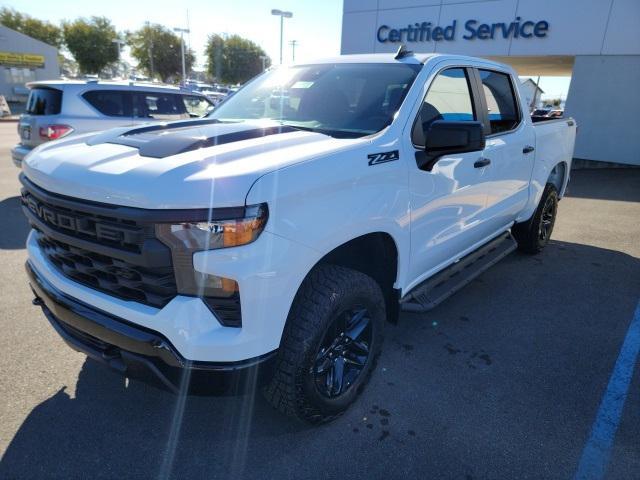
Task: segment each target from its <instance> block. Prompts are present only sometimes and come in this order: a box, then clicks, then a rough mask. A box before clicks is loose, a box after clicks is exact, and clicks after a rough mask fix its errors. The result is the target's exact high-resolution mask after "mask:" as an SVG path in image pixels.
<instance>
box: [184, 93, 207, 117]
mask: <svg viewBox="0 0 640 480" xmlns="http://www.w3.org/2000/svg"><path fill="white" fill-rule="evenodd" d="M180 98H182V102H183V103H184V107H185V109H186V111H187V113H188V114H189V116H190V117H204V116H205V115H206V114H207V113H209V112H210V111H211V109H212V108H213V104H212V103H211V102H210V101H209V100H207V99H206V98H204V97H198V96H195V95H181V96H180Z"/></svg>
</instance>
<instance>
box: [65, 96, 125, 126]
mask: <svg viewBox="0 0 640 480" xmlns="http://www.w3.org/2000/svg"><path fill="white" fill-rule="evenodd" d="M82 98H83V99H84V101H85V102H87V103H88V104H89V106H90V107H91V108H92V109H93V110H94V111H95V112H96V113H97V115H95V116H93V115H92V116H83V117H78V118H77V120H70V123H71V122H72V121H73V122H74V125H72V126H73V127H74V128H75V129H76V131H77V132H92V131H98V130H107V129H109V128H114V127H126V126H130V125H132V124H133V116H132V114H131V92H130V91H127V90H120V89H113V90H107V89H94V90H88V91H85V92H84V93H82ZM69 116H70V118H73V116H72V112H69Z"/></svg>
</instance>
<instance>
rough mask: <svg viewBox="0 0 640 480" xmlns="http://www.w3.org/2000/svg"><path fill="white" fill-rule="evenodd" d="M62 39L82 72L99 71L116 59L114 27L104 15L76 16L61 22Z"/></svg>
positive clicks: (116, 47)
mask: <svg viewBox="0 0 640 480" xmlns="http://www.w3.org/2000/svg"><path fill="white" fill-rule="evenodd" d="M62 30H63V32H64V41H65V43H66V44H67V48H68V49H69V51H70V52H71V54H72V55H73V58H74V59H75V60H76V62H78V66H79V67H80V71H81V72H83V73H100V71H101V70H102V69H103V68H105V67H106V66H107V65H109V64H112V63H114V62H116V61H117V60H118V46H117V45H116V44H115V43H113V40H115V39H116V38H117V37H118V34H117V33H116V29H115V28H114V26H113V25H112V24H111V21H110V20H109V19H108V18H106V17H91V18H90V19H85V18H78V19H77V20H74V21H73V22H64V23H63V24H62Z"/></svg>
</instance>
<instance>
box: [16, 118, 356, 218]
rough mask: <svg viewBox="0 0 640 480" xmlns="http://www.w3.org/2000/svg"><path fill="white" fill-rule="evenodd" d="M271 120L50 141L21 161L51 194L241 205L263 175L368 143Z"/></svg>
mask: <svg viewBox="0 0 640 480" xmlns="http://www.w3.org/2000/svg"><path fill="white" fill-rule="evenodd" d="M366 142H368V140H366V139H336V138H333V137H330V136H327V135H324V134H321V133H315V132H308V131H300V130H296V129H294V128H291V127H283V126H280V125H279V124H277V123H274V122H264V121H258V122H236V123H216V122H215V121H212V120H206V119H205V120H197V121H191V122H175V123H169V124H161V125H157V124H156V125H149V126H143V127H139V128H133V129H132V128H124V129H123V128H120V129H114V130H108V131H106V132H102V133H98V134H88V135H82V136H76V137H71V138H68V139H62V140H59V141H55V142H49V143H47V144H44V145H42V146H41V147H38V148H37V149H35V150H34V151H33V152H32V153H30V154H29V155H28V156H27V157H26V158H25V160H24V162H23V167H22V168H23V171H24V173H25V175H26V176H27V177H28V178H29V180H31V181H32V182H34V183H35V184H37V185H38V186H40V187H41V188H43V189H45V190H48V191H49V192H53V193H57V194H61V195H66V196H69V197H74V198H81V199H85V200H90V201H96V202H102V203H109V204H114V205H122V206H129V207H138V208H148V209H173V208H209V207H236V206H241V205H244V203H245V198H246V196H247V193H248V192H249V189H250V188H251V186H252V185H253V184H254V182H255V181H256V180H257V179H258V178H260V177H261V176H262V175H264V174H266V173H269V172H272V171H275V170H278V169H280V168H284V167H286V166H289V165H292V164H294V163H298V162H303V161H307V160H310V159H312V158H316V157H320V156H326V155H330V154H332V153H335V152H338V151H342V150H344V149H350V148H354V147H355V146H357V145H359V144H362V143H366Z"/></svg>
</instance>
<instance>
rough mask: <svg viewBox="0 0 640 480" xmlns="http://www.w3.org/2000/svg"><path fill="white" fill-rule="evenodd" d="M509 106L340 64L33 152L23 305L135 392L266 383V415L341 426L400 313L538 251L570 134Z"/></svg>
mask: <svg viewBox="0 0 640 480" xmlns="http://www.w3.org/2000/svg"><path fill="white" fill-rule="evenodd" d="M283 68H287V69H288V70H285V71H283V70H281V69H283ZM519 85H520V82H519V81H518V77H517V74H516V73H515V72H514V71H513V70H512V69H511V68H510V67H508V66H506V65H502V64H499V63H495V62H491V61H489V60H484V59H473V58H471V57H461V56H455V55H424V56H420V57H416V56H412V55H410V54H408V53H405V52H402V51H400V52H398V54H396V55H395V56H394V55H387V54H375V55H355V56H341V57H338V58H334V59H329V60H324V61H318V62H314V63H313V64H310V65H296V66H292V67H280V68H276V69H273V70H271V71H268V72H265V73H264V74H262V75H260V76H258V77H257V78H255V79H254V80H252V81H251V82H250V83H248V84H247V85H245V86H244V87H243V88H242V89H241V90H240V91H238V92H237V93H236V94H235V95H233V96H232V97H230V98H229V99H228V100H226V101H225V102H224V103H222V104H221V105H220V106H219V107H217V108H216V109H215V110H213V112H212V113H211V114H210V116H209V118H206V119H201V120H194V121H179V122H174V123H170V124H163V125H151V126H145V127H142V128H141V127H132V128H124V129H117V130H112V131H108V132H103V133H99V134H95V135H88V136H84V137H81V138H78V137H76V138H69V139H63V140H61V141H59V142H56V143H55V144H50V145H44V146H42V147H41V148H40V149H39V150H38V151H37V152H34V154H32V155H29V156H28V157H27V159H26V160H25V161H24V164H23V173H22V174H21V181H22V184H23V185H24V190H23V196H22V202H23V210H24V212H25V214H26V216H27V217H28V219H29V222H30V223H31V225H32V226H33V229H32V230H31V232H30V234H29V236H28V239H27V250H28V262H27V272H28V274H29V277H30V283H31V287H32V288H33V291H34V292H35V296H36V298H35V300H34V302H35V303H36V304H38V305H40V306H41V307H42V309H43V311H44V313H45V315H46V316H47V318H48V319H49V321H50V322H51V324H52V325H53V327H54V328H55V329H56V331H57V332H58V333H59V334H60V335H61V336H62V337H63V338H64V339H65V340H66V342H67V343H68V344H69V345H71V347H72V348H74V349H76V350H79V351H81V352H85V353H86V354H87V355H89V356H91V357H93V358H95V359H96V360H98V361H99V362H102V363H104V364H106V365H109V366H111V367H114V368H116V369H118V370H119V371H120V372H125V373H126V374H127V375H134V373H133V372H134V371H135V369H136V368H137V369H140V368H141V367H144V368H147V369H148V370H149V371H150V372H153V374H154V375H156V376H157V377H158V378H159V379H160V380H161V381H162V382H163V384H164V385H166V386H168V388H171V389H173V390H174V391H179V389H180V388H182V386H183V384H182V383H181V382H184V381H185V379H189V378H192V375H191V374H193V375H195V374H197V373H200V374H202V373H203V372H234V373H236V374H237V373H241V372H247V374H249V372H252V373H254V372H256V371H258V373H259V374H260V375H261V377H260V376H258V377H254V376H253V375H249V377H248V378H251V379H254V380H255V379H256V378H261V379H262V381H263V382H265V383H264V393H265V395H266V398H267V399H268V400H269V401H270V402H271V403H272V404H273V405H274V407H275V408H277V409H278V410H280V411H282V412H284V413H286V414H289V415H291V416H293V417H296V418H299V419H302V420H305V421H308V422H312V423H319V422H324V421H327V420H330V419H332V418H335V417H336V416H337V415H339V414H340V413H342V412H343V411H345V409H346V408H347V407H348V406H349V405H350V404H351V403H352V402H353V401H354V400H355V399H356V397H357V396H358V395H359V394H360V392H361V391H362V389H363V387H364V386H365V384H366V383H367V381H368V379H369V377H370V375H371V374H372V372H373V370H374V368H375V365H376V359H377V357H378V355H379V354H380V352H381V350H382V343H383V339H384V333H385V324H386V322H397V320H398V313H399V311H400V310H401V309H404V310H409V311H413V312H425V311H428V310H429V309H431V308H433V307H434V306H435V305H437V304H439V303H440V302H442V301H443V300H444V299H445V298H447V297H448V296H449V295H451V294H453V293H454V292H457V291H459V290H460V289H461V287H462V286H463V285H465V284H467V283H468V282H470V281H471V280H472V279H473V278H475V277H477V276H478V275H479V274H480V273H481V272H483V271H484V270H486V269H487V268H489V267H490V266H491V265H493V264H495V263H496V262H497V261H499V260H500V259H502V258H503V257H505V256H506V255H508V254H509V253H510V252H512V251H514V250H515V249H516V248H519V249H520V250H522V251H524V252H527V253H531V254H535V253H538V252H540V251H541V250H542V249H543V248H544V247H545V245H547V243H548V242H549V238H550V236H551V233H552V231H553V226H554V222H555V219H556V212H557V206H558V201H559V199H560V198H562V196H563V194H564V192H565V189H566V186H567V182H568V181H569V172H570V170H571V158H572V154H573V146H574V140H575V134H576V125H575V122H574V120H572V119H565V120H562V121H552V122H543V123H541V124H539V125H533V123H532V121H531V118H530V117H529V115H527V114H526V106H525V105H526V104H525V103H524V102H523V99H522V98H521V96H520V93H519V90H518V89H519ZM274 91H276V92H280V93H279V94H278V95H276V99H277V101H274ZM285 92H286V95H285V94H284V93H285ZM535 268H538V267H535ZM495 294H496V295H500V292H495ZM32 334H33V332H31V333H29V332H25V335H32ZM132 366H133V368H132ZM185 370H190V371H191V372H190V373H188V374H187V372H185ZM252 384H253V383H252ZM409 388H410V387H409Z"/></svg>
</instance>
